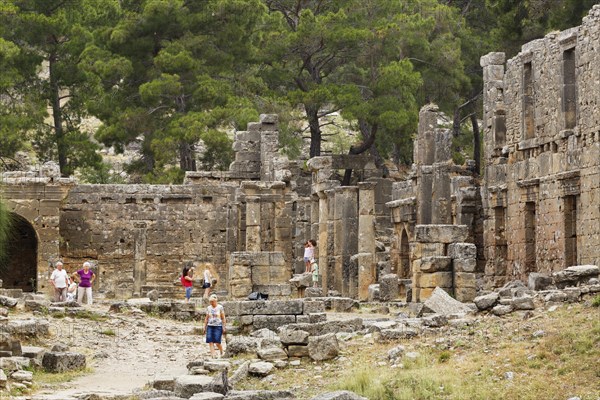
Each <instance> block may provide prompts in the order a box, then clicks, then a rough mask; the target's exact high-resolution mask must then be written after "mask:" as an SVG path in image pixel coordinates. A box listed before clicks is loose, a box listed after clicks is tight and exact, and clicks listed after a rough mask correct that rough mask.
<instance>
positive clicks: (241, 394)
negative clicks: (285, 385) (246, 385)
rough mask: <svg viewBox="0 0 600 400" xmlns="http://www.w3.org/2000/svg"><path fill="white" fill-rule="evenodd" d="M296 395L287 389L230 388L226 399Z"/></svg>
mask: <svg viewBox="0 0 600 400" xmlns="http://www.w3.org/2000/svg"><path fill="white" fill-rule="evenodd" d="M295 398H296V396H295V395H294V394H293V393H292V392H289V391H287V390H230V391H229V392H228V393H227V400H280V399H281V400H288V399H295Z"/></svg>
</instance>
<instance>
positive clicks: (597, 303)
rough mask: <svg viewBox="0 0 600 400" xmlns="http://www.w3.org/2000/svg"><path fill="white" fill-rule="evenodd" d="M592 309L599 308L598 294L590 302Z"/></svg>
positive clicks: (599, 298) (599, 299) (599, 296)
mask: <svg viewBox="0 0 600 400" xmlns="http://www.w3.org/2000/svg"><path fill="white" fill-rule="evenodd" d="M592 307H600V294H599V295H597V296H596V297H594V299H593V300H592Z"/></svg>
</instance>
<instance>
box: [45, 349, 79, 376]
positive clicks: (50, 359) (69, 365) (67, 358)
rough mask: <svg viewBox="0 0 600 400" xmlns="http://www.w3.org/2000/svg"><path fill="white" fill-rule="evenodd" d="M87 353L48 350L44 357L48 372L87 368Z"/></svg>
mask: <svg viewBox="0 0 600 400" xmlns="http://www.w3.org/2000/svg"><path fill="white" fill-rule="evenodd" d="M85 365H86V361H85V355H83V354H80V353H73V352H52V351H50V352H47V353H45V354H44V356H43V358H42V367H43V368H44V370H46V372H66V371H74V370H78V369H83V368H85Z"/></svg>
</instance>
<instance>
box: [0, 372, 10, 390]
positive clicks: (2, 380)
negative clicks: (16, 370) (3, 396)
mask: <svg viewBox="0 0 600 400" xmlns="http://www.w3.org/2000/svg"><path fill="white" fill-rule="evenodd" d="M7 381H8V378H7V377H6V374H5V373H4V370H2V369H0V389H6V383H7Z"/></svg>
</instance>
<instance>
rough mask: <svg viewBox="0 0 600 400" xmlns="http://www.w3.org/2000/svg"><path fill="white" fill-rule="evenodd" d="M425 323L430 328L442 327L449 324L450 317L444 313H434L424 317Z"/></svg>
mask: <svg viewBox="0 0 600 400" xmlns="http://www.w3.org/2000/svg"><path fill="white" fill-rule="evenodd" d="M422 322H423V325H425V326H428V327H430V328H440V327H442V326H444V325H447V324H448V318H446V316H444V315H440V314H433V315H428V316H426V317H423V318H422Z"/></svg>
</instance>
